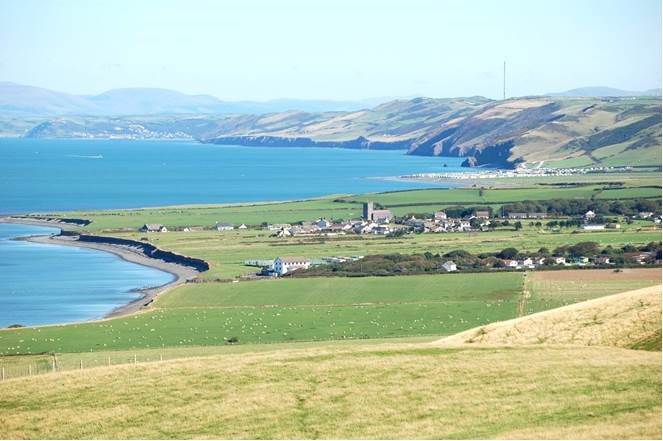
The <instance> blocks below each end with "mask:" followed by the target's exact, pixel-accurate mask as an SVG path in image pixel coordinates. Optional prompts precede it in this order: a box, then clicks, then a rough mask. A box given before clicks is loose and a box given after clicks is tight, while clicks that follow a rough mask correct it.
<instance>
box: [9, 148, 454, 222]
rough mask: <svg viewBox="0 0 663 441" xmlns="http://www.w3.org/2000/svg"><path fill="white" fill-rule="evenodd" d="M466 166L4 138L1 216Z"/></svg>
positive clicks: (374, 185)
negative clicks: (2, 214)
mask: <svg viewBox="0 0 663 441" xmlns="http://www.w3.org/2000/svg"><path fill="white" fill-rule="evenodd" d="M461 162H462V159H461V158H440V157H426V156H408V155H405V152H404V151H375V150H348V149H327V148H290V147H288V148H273V147H238V146H222V145H210V144H201V143H198V142H194V141H190V142H188V141H133V140H63V139H16V138H11V139H10V138H5V139H0V213H4V214H17V213H33V212H53V211H62V210H77V209H101V208H134V207H146V206H163V205H175V204H200V203H228V202H254V201H273V200H290V199H300V198H309V197H316V196H323V195H329V194H348V193H364V192H374V191H389V190H405V189H411V188H422V187H433V186H443V187H444V186H445V185H444V184H438V185H435V184H421V183H416V182H405V181H398V180H388V179H384V177H393V176H399V175H404V174H411V173H418V172H422V173H423V172H442V171H459V170H462V168H461V167H460V164H461ZM445 164H446V165H447V166H446V167H445V166H444V165H445ZM447 186H448V185H447Z"/></svg>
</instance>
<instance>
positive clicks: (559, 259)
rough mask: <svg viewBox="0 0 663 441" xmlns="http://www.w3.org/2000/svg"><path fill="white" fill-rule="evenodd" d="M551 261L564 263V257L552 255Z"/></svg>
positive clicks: (558, 263)
mask: <svg viewBox="0 0 663 441" xmlns="http://www.w3.org/2000/svg"><path fill="white" fill-rule="evenodd" d="M553 262H555V264H557V265H564V264H565V263H566V258H565V257H553Z"/></svg>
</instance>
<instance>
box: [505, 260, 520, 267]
mask: <svg viewBox="0 0 663 441" xmlns="http://www.w3.org/2000/svg"><path fill="white" fill-rule="evenodd" d="M504 264H505V265H506V267H507V268H518V261H517V260H512V259H504Z"/></svg>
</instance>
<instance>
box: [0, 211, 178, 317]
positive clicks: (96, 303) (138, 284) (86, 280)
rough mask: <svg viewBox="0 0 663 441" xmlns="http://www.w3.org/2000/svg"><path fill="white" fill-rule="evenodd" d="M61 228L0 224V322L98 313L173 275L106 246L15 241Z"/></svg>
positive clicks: (104, 313)
mask: <svg viewBox="0 0 663 441" xmlns="http://www.w3.org/2000/svg"><path fill="white" fill-rule="evenodd" d="M58 231H59V230H57V229H55V228H46V227H36V226H28V225H15V224H3V223H0V327H5V326H9V325H11V324H20V325H41V324H48V323H64V322H72V321H81V320H89V319H94V318H99V317H102V316H104V315H106V314H108V313H109V312H111V311H112V310H113V309H115V308H117V307H118V306H122V305H124V304H126V303H128V302H130V301H132V300H134V299H136V298H138V297H140V295H139V294H138V293H136V292H135V291H134V290H135V289H139V288H145V287H153V286H160V285H163V284H165V283H168V282H169V281H171V280H172V279H173V275H171V274H169V273H166V272H163V271H159V270H156V269H154V268H149V267H146V266H143V265H138V264H135V263H130V262H127V261H124V260H122V259H121V258H120V257H118V256H116V255H114V254H111V253H106V252H103V251H97V250H92V249H85V248H76V247H68V246H60V245H45V244H36V243H32V242H26V241H18V240H12V238H14V237H17V236H30V235H38V234H39V235H41V234H46V235H47V234H54V233H57V232H58Z"/></svg>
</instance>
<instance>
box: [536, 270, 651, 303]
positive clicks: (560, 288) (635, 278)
mask: <svg viewBox="0 0 663 441" xmlns="http://www.w3.org/2000/svg"><path fill="white" fill-rule="evenodd" d="M661 276H662V274H661V269H660V268H647V269H628V268H627V269H623V270H621V271H620V272H615V271H613V270H595V269H588V270H566V271H535V272H531V273H528V275H527V282H526V289H527V290H528V291H529V293H530V295H531V299H530V300H529V301H528V302H527V314H532V313H534V312H539V311H544V310H548V309H553V308H558V307H560V306H566V305H570V304H573V303H578V302H580V301H584V300H590V299H594V298H598V297H604V296H607V295H611V294H617V293H620V292H625V291H631V290H634V289H638V288H644V287H647V286H652V285H655V284H660V283H661Z"/></svg>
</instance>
